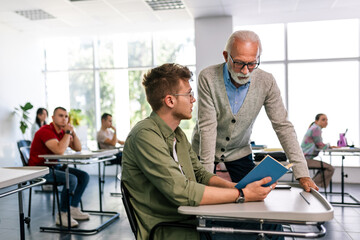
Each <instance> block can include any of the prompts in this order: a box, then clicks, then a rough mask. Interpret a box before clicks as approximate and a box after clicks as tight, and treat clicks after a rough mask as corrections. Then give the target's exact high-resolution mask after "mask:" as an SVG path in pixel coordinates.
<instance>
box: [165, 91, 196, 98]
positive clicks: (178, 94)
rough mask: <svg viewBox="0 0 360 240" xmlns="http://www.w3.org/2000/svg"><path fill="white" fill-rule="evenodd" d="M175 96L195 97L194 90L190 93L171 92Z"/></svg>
mask: <svg viewBox="0 0 360 240" xmlns="http://www.w3.org/2000/svg"><path fill="white" fill-rule="evenodd" d="M171 95H173V96H190V99H193V98H195V94H194V91H191V92H189V93H177V94H171Z"/></svg>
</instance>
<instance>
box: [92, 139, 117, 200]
mask: <svg viewBox="0 0 360 240" xmlns="http://www.w3.org/2000/svg"><path fill="white" fill-rule="evenodd" d="M97 144H98V149H99V150H101V147H100V143H99V142H98V143H97ZM114 160H117V159H114ZM103 163H104V166H103V177H102V183H103V184H104V183H105V167H106V166H112V165H116V172H115V190H117V175H118V173H119V167H120V166H121V164H120V163H113V162H112V161H104V162H103ZM112 195H116V194H112Z"/></svg>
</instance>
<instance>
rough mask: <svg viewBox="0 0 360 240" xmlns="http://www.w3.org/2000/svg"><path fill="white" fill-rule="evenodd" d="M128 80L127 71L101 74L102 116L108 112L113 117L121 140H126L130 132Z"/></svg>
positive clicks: (103, 72)
mask: <svg viewBox="0 0 360 240" xmlns="http://www.w3.org/2000/svg"><path fill="white" fill-rule="evenodd" d="M127 78H128V71H127V70H112V71H101V72H100V99H99V100H100V108H101V113H100V114H101V115H102V114H103V113H105V112H106V113H110V114H111V115H112V116H113V124H114V126H115V127H116V130H117V137H118V138H119V139H120V140H124V139H125V138H126V136H127V134H128V133H129V131H130V112H129V107H128V106H129V84H128V81H127ZM99 117H100V116H99Z"/></svg>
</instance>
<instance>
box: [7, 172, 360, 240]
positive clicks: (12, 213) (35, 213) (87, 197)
mask: <svg viewBox="0 0 360 240" xmlns="http://www.w3.org/2000/svg"><path fill="white" fill-rule="evenodd" d="M339 189H340V186H339V185H338V184H335V185H334V191H338V190H339ZM114 190H115V188H114V177H107V178H106V183H105V193H104V197H103V206H104V210H105V211H116V212H119V213H120V218H119V219H118V220H116V221H115V222H114V223H112V224H111V225H110V226H108V227H107V228H105V229H103V230H102V231H101V232H99V233H97V234H95V235H90V236H83V235H71V234H58V233H43V232H40V230H39V228H40V226H55V225H54V221H55V218H54V217H53V216H52V215H51V209H52V197H51V194H46V193H36V194H33V200H32V218H31V227H30V228H27V227H25V234H26V239H32V240H42V239H54V240H55V239H56V240H63V239H66V240H68V239H69V240H70V239H71V240H72V239H74V240H75V239H76V240H80V239H89V240H100V239H106V240H112V239H117V240H120V239H121V240H130V239H134V237H133V234H132V232H131V229H130V226H129V223H128V221H127V218H126V213H125V210H124V208H123V205H122V200H121V198H120V197H111V196H110V192H113V191H114ZM345 190H346V191H347V192H351V193H352V194H353V195H354V196H356V197H357V198H359V199H360V184H347V185H346V187H345ZM27 201H28V191H24V210H25V212H26V213H27V206H28V205H27ZM83 203H84V208H85V209H90V207H94V208H96V209H98V208H99V198H98V183H97V177H96V176H92V177H91V182H90V184H89V187H88V189H87V190H86V191H85V194H84V196H83ZM104 219H106V217H104V218H101V217H99V216H95V215H92V219H91V221H85V222H81V223H80V228H85V227H89V228H92V227H94V226H95V225H96V224H98V223H100V222H101V221H102V220H104ZM325 227H326V229H327V233H326V236H325V237H324V238H322V239H334V240H335V239H336V240H339V239H341V240H348V239H349V240H350V239H360V208H357V207H334V219H333V220H331V221H329V222H327V223H325ZM307 228H309V227H300V226H293V229H294V230H298V231H299V230H307ZM19 236H20V234H19V220H18V200H17V195H16V194H14V195H11V196H8V197H5V198H1V199H0V239H4V240H12V239H20V237H19ZM286 239H291V238H286Z"/></svg>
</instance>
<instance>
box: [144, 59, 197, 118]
mask: <svg viewBox="0 0 360 240" xmlns="http://www.w3.org/2000/svg"><path fill="white" fill-rule="evenodd" d="M191 76H192V72H191V71H190V70H189V69H188V68H187V67H185V66H182V65H179V64H176V63H165V64H163V65H161V66H159V67H156V68H153V69H151V70H149V71H148V72H147V73H146V74H144V78H143V82H142V84H143V86H144V88H145V92H146V99H147V101H148V102H149V104H150V106H151V108H152V109H153V111H157V110H159V109H160V108H161V107H162V105H163V101H162V100H163V99H164V97H165V96H166V95H169V94H175V93H177V90H178V88H179V80H183V81H189V79H190V78H191Z"/></svg>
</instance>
